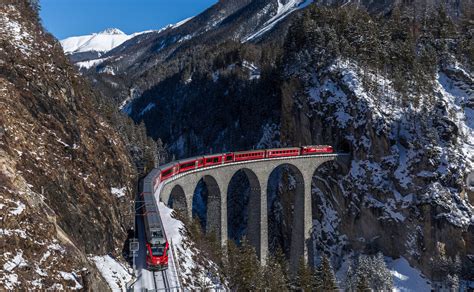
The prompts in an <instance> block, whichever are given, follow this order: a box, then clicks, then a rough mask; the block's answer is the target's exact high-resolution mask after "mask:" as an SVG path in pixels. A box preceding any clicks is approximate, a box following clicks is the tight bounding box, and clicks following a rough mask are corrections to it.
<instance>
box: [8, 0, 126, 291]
mask: <svg viewBox="0 0 474 292" xmlns="http://www.w3.org/2000/svg"><path fill="white" fill-rule="evenodd" d="M0 23H1V25H0V38H1V40H2V41H1V47H0V112H1V115H0V152H1V155H0V159H1V173H0V181H1V184H0V212H1V220H2V226H1V229H0V232H1V234H2V236H1V239H0V242H1V245H2V251H3V252H2V256H0V266H3V267H4V269H3V270H2V271H0V286H2V287H6V288H7V289H18V288H32V287H36V288H40V289H46V288H52V289H61V288H63V289H73V288H76V289H77V288H81V287H82V288H85V289H92V290H96V291H103V290H106V289H108V288H107V286H106V284H105V282H104V280H103V279H102V278H101V277H100V275H99V274H98V272H97V270H96V269H95V267H94V266H93V265H91V263H90V262H89V260H88V258H87V256H86V255H88V254H104V253H114V254H117V253H118V252H119V251H120V250H121V248H122V246H121V245H122V244H123V241H124V238H125V236H126V234H125V230H126V228H127V227H128V226H127V225H128V223H127V222H128V221H129V219H128V218H126V217H125V216H126V215H127V211H128V210H127V206H128V201H129V200H128V198H130V197H131V193H133V185H132V184H131V182H132V181H133V178H134V175H135V170H134V168H133V166H132V164H131V162H130V158H129V156H128V153H127V151H126V150H125V147H124V144H123V142H122V139H121V137H120V136H119V135H118V134H117V133H116V132H115V130H114V129H113V128H112V127H111V126H110V125H109V124H108V123H107V122H106V121H105V120H104V118H102V117H101V116H100V115H99V114H98V112H99V111H100V109H99V108H98V103H97V102H96V98H97V96H96V95H95V93H94V92H93V91H92V90H91V89H90V87H89V86H88V85H87V84H86V83H85V82H84V80H82V78H81V77H80V76H79V74H78V73H77V71H76V70H75V69H74V68H73V67H72V66H71V65H70V64H69V62H68V60H67V59H66V57H65V56H64V54H63V52H62V51H61V46H60V45H59V43H58V42H57V41H56V40H55V39H54V38H53V37H52V36H51V35H49V34H48V33H46V32H45V31H44V30H43V28H42V27H41V26H40V24H39V20H38V16H37V13H36V12H35V11H34V10H33V9H32V8H31V7H30V4H29V2H28V1H26V0H25V1H7V3H5V4H2V6H1V7H0ZM111 188H118V189H122V188H123V190H124V194H126V195H127V196H124V197H121V198H118V197H117V196H116V195H115V194H113V193H112V190H111ZM115 193H116V192H115Z"/></svg>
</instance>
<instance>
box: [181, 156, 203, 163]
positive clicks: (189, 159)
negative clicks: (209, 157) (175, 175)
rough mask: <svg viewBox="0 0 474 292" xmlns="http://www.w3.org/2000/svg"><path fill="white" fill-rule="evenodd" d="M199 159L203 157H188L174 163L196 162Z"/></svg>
mask: <svg viewBox="0 0 474 292" xmlns="http://www.w3.org/2000/svg"><path fill="white" fill-rule="evenodd" d="M200 158H203V156H194V157H189V158H185V159H180V160H178V161H176V162H177V163H184V162H189V161H193V160H197V159H200Z"/></svg>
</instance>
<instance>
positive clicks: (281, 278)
mask: <svg viewBox="0 0 474 292" xmlns="http://www.w3.org/2000/svg"><path fill="white" fill-rule="evenodd" d="M263 288H264V289H267V290H269V291H287V290H288V278H287V273H285V270H284V268H283V267H282V265H281V264H280V262H279V260H278V259H277V258H276V257H275V256H270V257H269V258H268V259H267V264H266V266H265V268H264V272H263Z"/></svg>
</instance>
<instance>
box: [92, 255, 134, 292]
mask: <svg viewBox="0 0 474 292" xmlns="http://www.w3.org/2000/svg"><path fill="white" fill-rule="evenodd" d="M91 259H92V260H93V261H94V263H95V265H96V267H97V269H98V270H99V271H100V274H101V275H102V277H104V279H105V280H106V281H107V284H109V287H110V289H112V291H126V285H127V283H128V282H129V281H130V280H132V275H130V273H129V272H128V271H127V269H126V268H125V267H124V266H123V265H121V264H120V263H119V262H117V261H116V260H114V259H113V258H112V257H110V256H108V255H106V256H94V257H92V258H91Z"/></svg>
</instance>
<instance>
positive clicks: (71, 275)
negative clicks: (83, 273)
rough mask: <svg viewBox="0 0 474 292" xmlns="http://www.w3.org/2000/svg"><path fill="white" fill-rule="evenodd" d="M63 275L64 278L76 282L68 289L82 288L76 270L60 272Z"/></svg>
mask: <svg viewBox="0 0 474 292" xmlns="http://www.w3.org/2000/svg"><path fill="white" fill-rule="evenodd" d="M59 274H60V275H61V277H63V279H64V280H66V281H73V282H74V287H72V288H71V287H68V289H73V290H79V289H82V285H81V284H79V282H78V281H77V276H76V274H75V273H74V272H72V273H68V272H59Z"/></svg>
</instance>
